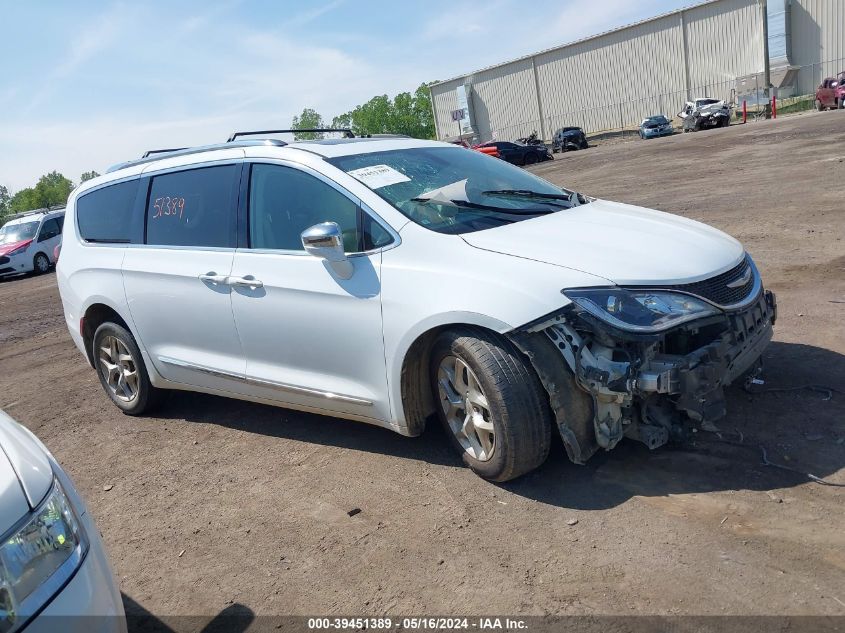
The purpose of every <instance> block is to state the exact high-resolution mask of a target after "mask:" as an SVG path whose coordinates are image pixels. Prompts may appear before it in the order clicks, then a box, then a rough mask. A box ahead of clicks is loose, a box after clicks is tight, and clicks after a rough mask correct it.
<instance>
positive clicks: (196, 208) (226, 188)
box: [146, 165, 240, 247]
mask: <svg viewBox="0 0 845 633" xmlns="http://www.w3.org/2000/svg"><path fill="white" fill-rule="evenodd" d="M239 174H240V165H224V166H221V167H204V168H200V169H190V170H187V171H179V172H172V173H168V174H162V175H161V176H153V179H152V184H151V185H150V195H149V198H148V199H147V239H146V243H147V244H152V245H161V246H200V247H203V246H205V247H234V245H235V226H236V220H237V215H236V211H235V206H236V200H237V198H236V196H237V188H238V175H239Z"/></svg>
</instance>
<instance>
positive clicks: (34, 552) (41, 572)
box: [0, 480, 88, 633]
mask: <svg viewBox="0 0 845 633" xmlns="http://www.w3.org/2000/svg"><path fill="white" fill-rule="evenodd" d="M87 549H88V539H87V537H86V536H85V532H84V529H83V527H82V525H81V523H80V521H79V518H78V517H77V516H76V512H75V511H74V510H73V508H72V507H71V505H70V502H69V501H68V498H67V497H66V496H65V493H64V491H63V490H62V487H61V486H60V485H59V482H58V481H57V480H53V488H52V490H51V492H50V494H49V495H48V496H47V498H46V499H45V500H44V501H43V502H42V503H41V505H40V506H39V507H38V508H36V509H35V510H34V511H33V512H32V513H30V514H29V515H27V517H26V520H25V521H24V523H23V524H22V525H18V526H16V527H15V528H13V529H12V531H11V532H9V533H8V534H6V535H5V536H4V537H3V540H2V543H0V633H11V632H12V631H16V630H18V629H20V628H21V627H22V626H23V625H24V624H25V623H26V621H27V620H28V619H29V618H30V617H32V616H33V615H34V614H35V613H37V612H38V611H39V610H40V609H41V607H43V606H44V604H45V603H46V602H47V601H48V600H50V599H51V598H52V597H53V596H54V595H55V593H56V592H57V591H58V590H59V589H61V588H62V586H63V585H64V583H65V582H66V581H67V580H68V578H70V576H71V575H73V572H74V571H76V569H77V567H79V565H80V564H81V563H82V560H83V558H84V557H85V553H86V551H87Z"/></svg>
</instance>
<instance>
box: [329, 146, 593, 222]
mask: <svg viewBox="0 0 845 633" xmlns="http://www.w3.org/2000/svg"><path fill="white" fill-rule="evenodd" d="M328 162H330V163H331V164H333V165H334V166H336V167H338V168H339V169H342V170H343V171H345V172H347V173H348V174H349V175H350V176H353V177H355V178H357V179H358V180H360V181H361V182H362V183H363V184H364V185H366V186H367V187H369V188H370V189H372V190H373V191H374V192H376V193H377V194H378V195H379V196H381V197H382V198H384V199H385V200H387V202H389V203H390V204H391V205H393V206H394V207H395V208H396V209H398V210H399V211H400V212H401V213H402V214H403V215H405V216H406V217H408V218H409V219H411V220H413V221H414V222H416V223H417V224H420V225H422V226H424V227H426V228H428V229H431V230H433V231H437V232H439V233H449V234H461V233H471V232H473V231H482V230H484V229H490V228H494V227H497V226H502V225H503V224H510V223H513V222H521V221H524V220H529V219H531V218H535V217H538V216H540V215H547V214H549V213H554V212H558V211H561V210H563V209H567V208H569V207H571V206H576V205H578V204H584V203H585V202H588V200H587V199H586V198H584V197H583V196H580V195H577V194H573V193H572V192H571V191H568V190H566V189H562V188H561V187H556V186H554V185H553V184H551V183H550V182H547V181H545V180H543V179H542V178H538V177H537V176H535V175H533V174H531V173H530V172H527V171H525V170H523V169H521V168H519V167H515V166H513V165H511V164H509V163H506V162H505V161H503V160H500V159H498V158H493V157H490V156H486V155H484V154H482V153H481V152H477V151H474V150H469V149H464V148H460V147H416V148H412V149H401V150H391V151H386V152H372V153H370V154H354V155H351V156H340V157H337V158H332V159H329V161H328Z"/></svg>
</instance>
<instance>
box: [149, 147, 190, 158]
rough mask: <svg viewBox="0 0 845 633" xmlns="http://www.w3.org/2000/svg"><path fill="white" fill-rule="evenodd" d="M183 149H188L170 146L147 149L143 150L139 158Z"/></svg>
mask: <svg viewBox="0 0 845 633" xmlns="http://www.w3.org/2000/svg"><path fill="white" fill-rule="evenodd" d="M183 149H188V148H187V147H171V148H170V149H148V150H147V151H146V152H144V155H143V156H141V158H149V157H150V156H151V155H152V154H167V153H169V152H181V151H182V150H183Z"/></svg>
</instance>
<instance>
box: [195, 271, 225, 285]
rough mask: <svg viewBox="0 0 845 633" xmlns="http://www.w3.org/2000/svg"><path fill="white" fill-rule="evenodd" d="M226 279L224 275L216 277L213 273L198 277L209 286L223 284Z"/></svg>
mask: <svg viewBox="0 0 845 633" xmlns="http://www.w3.org/2000/svg"><path fill="white" fill-rule="evenodd" d="M227 279H228V277H226V275H218V274H217V273H215V272H210V273H206V274H204V275H200V281H207V282H208V283H211V284H225V283H226V280H227Z"/></svg>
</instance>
